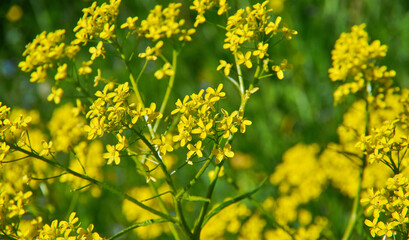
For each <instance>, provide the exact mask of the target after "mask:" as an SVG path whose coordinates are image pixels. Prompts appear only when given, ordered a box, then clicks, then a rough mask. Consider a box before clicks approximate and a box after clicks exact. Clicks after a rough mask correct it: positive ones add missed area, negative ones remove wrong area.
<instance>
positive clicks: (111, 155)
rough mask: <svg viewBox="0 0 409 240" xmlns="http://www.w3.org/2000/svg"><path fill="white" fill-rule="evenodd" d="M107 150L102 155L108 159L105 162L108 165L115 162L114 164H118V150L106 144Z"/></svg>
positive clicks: (119, 160)
mask: <svg viewBox="0 0 409 240" xmlns="http://www.w3.org/2000/svg"><path fill="white" fill-rule="evenodd" d="M107 150H108V152H107V153H104V154H103V155H102V157H103V158H107V159H108V162H107V164H108V165H109V164H112V163H113V162H115V164H116V165H118V164H119V163H120V162H121V159H120V158H119V152H118V151H117V150H116V149H115V146H112V145H107Z"/></svg>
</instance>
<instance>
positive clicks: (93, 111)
mask: <svg viewBox="0 0 409 240" xmlns="http://www.w3.org/2000/svg"><path fill="white" fill-rule="evenodd" d="M113 87H114V85H113V83H108V84H107V85H105V87H104V89H103V90H102V91H97V92H96V93H95V96H97V97H98V98H97V99H96V100H95V101H94V102H93V104H92V105H91V107H90V110H89V111H88V113H87V114H86V117H87V118H89V119H91V120H90V123H89V125H86V126H85V127H84V130H85V131H86V132H87V133H88V139H89V140H92V139H95V138H97V137H102V136H103V135H104V133H105V132H108V133H111V132H119V133H122V132H123V131H124V130H125V129H131V128H132V127H133V126H134V125H135V124H136V123H137V122H138V120H139V119H142V121H145V123H146V124H152V123H153V121H155V120H156V119H159V118H162V114H161V113H160V112H156V111H155V109H156V104H155V103H152V104H151V105H150V107H149V108H143V106H142V104H141V103H137V104H135V103H132V104H129V103H128V99H127V98H128V97H129V95H130V92H129V86H128V82H126V83H124V84H120V85H118V87H117V88H115V89H114V90H113V91H112V88H113ZM108 91H109V92H108ZM117 139H118V144H117V145H116V146H111V145H107V150H108V153H105V154H104V158H107V159H108V164H111V163H112V162H115V163H116V164H119V163H120V157H119V151H122V150H124V149H126V148H127V140H126V138H125V136H122V135H121V134H118V135H117Z"/></svg>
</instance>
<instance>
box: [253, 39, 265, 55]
mask: <svg viewBox="0 0 409 240" xmlns="http://www.w3.org/2000/svg"><path fill="white" fill-rule="evenodd" d="M267 50H268V43H266V44H263V43H258V44H257V50H255V51H254V52H253V55H254V56H258V58H260V59H263V58H264V57H265V56H268V53H267Z"/></svg>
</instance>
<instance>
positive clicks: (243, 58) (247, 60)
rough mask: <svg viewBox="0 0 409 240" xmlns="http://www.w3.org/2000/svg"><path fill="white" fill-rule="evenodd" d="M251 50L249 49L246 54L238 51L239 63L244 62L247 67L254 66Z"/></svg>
mask: <svg viewBox="0 0 409 240" xmlns="http://www.w3.org/2000/svg"><path fill="white" fill-rule="evenodd" d="M250 58H251V52H250V51H248V52H246V54H245V55H244V54H243V53H242V52H237V64H243V63H244V65H246V67H247V68H252V67H253V63H252V62H251V59H250Z"/></svg>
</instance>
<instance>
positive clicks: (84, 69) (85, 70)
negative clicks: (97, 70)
mask: <svg viewBox="0 0 409 240" xmlns="http://www.w3.org/2000/svg"><path fill="white" fill-rule="evenodd" d="M92 64H93V61H92V60H90V61H87V62H82V63H81V67H80V68H79V69H78V74H79V75H87V74H90V73H91V72H92V68H91V67H90V66H91V65H92Z"/></svg>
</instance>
